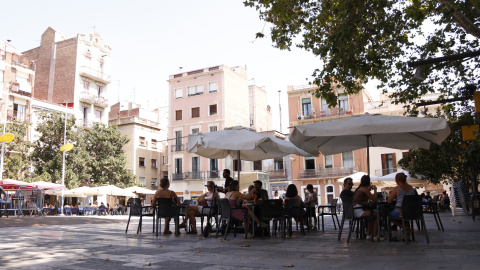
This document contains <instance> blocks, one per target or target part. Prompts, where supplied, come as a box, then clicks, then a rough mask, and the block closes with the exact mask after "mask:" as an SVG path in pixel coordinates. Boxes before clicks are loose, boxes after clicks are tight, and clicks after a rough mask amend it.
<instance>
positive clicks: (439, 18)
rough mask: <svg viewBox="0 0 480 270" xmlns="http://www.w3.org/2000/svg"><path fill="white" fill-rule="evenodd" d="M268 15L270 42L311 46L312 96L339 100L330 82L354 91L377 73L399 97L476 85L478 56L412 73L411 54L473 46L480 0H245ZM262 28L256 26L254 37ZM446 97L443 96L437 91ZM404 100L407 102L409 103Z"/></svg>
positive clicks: (479, 31) (452, 92)
mask: <svg viewBox="0 0 480 270" xmlns="http://www.w3.org/2000/svg"><path fill="white" fill-rule="evenodd" d="M244 4H245V6H248V7H254V8H256V9H257V10H258V12H259V14H260V19H262V20H264V21H265V22H266V23H268V24H269V25H270V26H271V27H270V33H269V34H270V36H271V39H272V41H273V45H274V46H275V47H277V48H279V49H281V50H289V49H290V48H291V47H292V46H297V47H299V48H302V49H305V50H307V51H310V52H312V53H313V55H314V56H316V57H317V59H318V63H319V64H318V65H319V67H318V69H316V70H314V71H313V74H312V76H313V80H312V83H313V84H314V85H317V86H318V89H317V91H316V93H315V94H316V96H317V97H320V96H321V97H323V98H325V99H326V101H327V102H328V104H329V105H330V106H335V105H336V104H337V97H336V95H335V93H334V91H332V90H334V89H336V88H337V87H338V88H339V87H344V89H345V92H346V93H347V94H356V93H358V92H359V91H360V90H362V89H363V83H364V82H368V81H369V80H372V79H377V80H379V81H380V84H379V86H378V87H379V88H381V89H382V90H383V92H394V94H393V95H392V98H394V99H395V100H396V102H397V103H408V102H409V101H412V100H415V99H418V98H420V97H421V96H422V95H424V94H427V93H429V92H434V91H441V92H442V93H443V94H444V96H453V97H455V96H459V95H460V96H461V95H464V94H465V91H462V89H464V88H465V87H467V88H468V86H471V85H475V86H476V85H477V84H478V79H477V76H478V75H479V74H478V73H479V72H478V68H479V63H478V61H475V59H470V60H467V61H462V60H459V61H448V62H442V63H441V64H430V65H426V66H424V67H423V72H424V74H427V73H428V75H427V77H426V79H425V80H424V81H419V80H415V79H414V78H413V77H414V75H415V72H416V69H415V68H410V67H408V65H407V62H409V61H415V60H420V59H427V58H432V57H439V56H450V55H454V54H458V53H464V52H470V51H476V50H478V49H479V39H480V27H479V24H480V12H479V11H480V2H479V1H476V0H466V1H454V0H438V1H434V0H410V1H405V0H376V1H349V0H343V1H342V0H321V1H317V0H245V1H244ZM264 36H265V33H257V37H258V38H262V37H264ZM441 98H443V96H442V97H441ZM407 106H408V105H407Z"/></svg>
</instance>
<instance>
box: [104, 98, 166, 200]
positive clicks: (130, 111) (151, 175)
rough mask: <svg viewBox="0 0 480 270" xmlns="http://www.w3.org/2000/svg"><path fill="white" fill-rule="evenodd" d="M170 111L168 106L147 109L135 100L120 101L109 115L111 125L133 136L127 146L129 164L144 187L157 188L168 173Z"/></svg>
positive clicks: (130, 136)
mask: <svg viewBox="0 0 480 270" xmlns="http://www.w3.org/2000/svg"><path fill="white" fill-rule="evenodd" d="M166 113H167V112H166V110H164V108H159V109H155V110H147V109H143V108H142V107H141V106H140V105H138V104H135V103H133V102H129V103H128V104H126V105H123V104H121V103H120V102H119V103H116V104H114V105H113V106H112V107H111V109H110V114H109V125H117V126H118V129H119V130H120V132H121V133H122V135H125V136H127V137H128V138H130V141H129V142H128V143H127V144H126V145H125V146H124V150H125V154H126V156H127V164H126V167H127V168H128V169H130V170H132V172H133V173H134V174H135V175H136V177H137V181H139V182H140V183H142V184H143V186H145V187H146V188H150V189H154V190H156V189H158V186H159V183H160V179H161V178H162V177H163V176H166V175H168V166H167V164H168V155H167V143H166V139H167V137H166V129H167V123H166V119H168V118H167V116H166Z"/></svg>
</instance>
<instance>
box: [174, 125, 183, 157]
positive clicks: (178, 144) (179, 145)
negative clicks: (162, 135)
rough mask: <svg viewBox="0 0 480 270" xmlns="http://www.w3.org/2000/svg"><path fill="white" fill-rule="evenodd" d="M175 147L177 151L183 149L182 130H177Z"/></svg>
mask: <svg viewBox="0 0 480 270" xmlns="http://www.w3.org/2000/svg"><path fill="white" fill-rule="evenodd" d="M174 149H175V151H176V152H178V151H182V131H181V130H179V131H175V145H174Z"/></svg>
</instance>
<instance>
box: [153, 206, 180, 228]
mask: <svg viewBox="0 0 480 270" xmlns="http://www.w3.org/2000/svg"><path fill="white" fill-rule="evenodd" d="M178 212H179V207H178V205H177V201H176V199H175V198H157V202H156V215H157V217H156V219H157V229H156V235H157V237H158V226H160V227H161V223H162V222H161V219H162V218H173V219H174V221H175V235H179V234H180V230H179V228H178V225H179V223H178V221H179V220H178V219H179V218H178ZM154 219H155V218H154Z"/></svg>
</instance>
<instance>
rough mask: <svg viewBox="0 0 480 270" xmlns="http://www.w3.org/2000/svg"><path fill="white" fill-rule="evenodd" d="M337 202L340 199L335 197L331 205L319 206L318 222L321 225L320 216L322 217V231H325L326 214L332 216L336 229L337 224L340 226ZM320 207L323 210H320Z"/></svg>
mask: <svg viewBox="0 0 480 270" xmlns="http://www.w3.org/2000/svg"><path fill="white" fill-rule="evenodd" d="M337 202H338V199H333V200H332V203H331V204H330V205H319V206H318V216H317V220H318V221H317V224H318V226H320V217H321V218H322V232H324V231H325V221H324V219H323V217H324V216H332V221H333V227H334V228H335V230H336V229H337V224H338V227H340V222H339V221H338V216H337ZM320 208H321V209H322V210H320ZM335 218H336V219H337V222H336V224H335Z"/></svg>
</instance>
